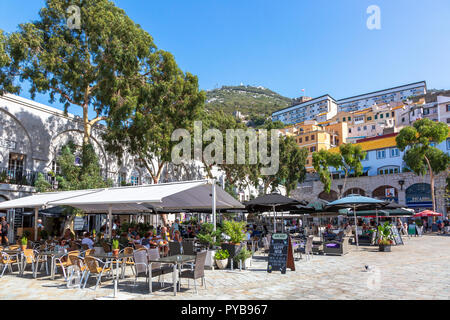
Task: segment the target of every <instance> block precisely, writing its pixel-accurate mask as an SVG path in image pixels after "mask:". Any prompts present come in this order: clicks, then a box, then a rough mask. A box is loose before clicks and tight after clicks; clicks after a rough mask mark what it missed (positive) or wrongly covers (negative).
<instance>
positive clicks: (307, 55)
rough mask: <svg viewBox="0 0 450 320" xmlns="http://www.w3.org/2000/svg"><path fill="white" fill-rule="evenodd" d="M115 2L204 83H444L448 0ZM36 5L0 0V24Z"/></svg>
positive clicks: (342, 87) (335, 92) (320, 90)
mask: <svg viewBox="0 0 450 320" xmlns="http://www.w3.org/2000/svg"><path fill="white" fill-rule="evenodd" d="M114 2H115V3H116V5H117V6H119V7H121V8H123V9H124V10H125V11H126V12H127V14H128V15H129V16H130V17H131V18H132V19H133V20H134V21H135V22H136V23H138V24H140V25H141V26H142V27H143V28H144V29H145V30H146V31H148V32H149V33H150V34H151V35H152V36H153V38H154V41H155V43H156V45H157V46H158V47H159V48H161V49H164V50H168V51H170V52H172V53H173V54H174V55H175V58H176V60H177V62H178V64H179V66H180V67H181V68H182V69H183V70H185V71H189V72H191V73H193V74H196V75H197V76H198V77H199V82H200V87H201V88H202V89H205V90H208V89H213V88H215V87H220V86H222V85H238V84H240V83H244V84H250V85H261V86H264V87H267V88H270V89H272V90H274V91H276V92H278V93H280V94H282V95H284V96H287V97H291V98H292V97H297V96H299V95H301V91H300V90H301V89H303V88H304V89H306V95H308V96H312V97H316V96H319V95H322V94H325V93H328V94H330V95H331V96H333V97H334V98H336V99H340V98H345V97H348V96H353V95H357V94H361V93H365V92H370V91H375V90H380V89H383V88H388V87H392V86H397V85H401V84H405V83H410V82H416V81H421V80H426V81H427V84H428V88H437V89H441V88H445V89H450V76H449V75H450V59H449V58H448V57H449V56H450V41H448V39H449V35H450V19H449V17H450V1H448V0H432V1H424V0H423V1H418V0H396V1H392V0H387V1H385V0H369V1H366V0H340V1H333V0H315V1H312V0H311V1H306V0H295V1H294V0H292V1H288V0H285V1H283V0H279V1H277V0H259V1H254V0H244V1H243V0H241V1H237V0H226V1H224V0H193V1H186V0H158V1H157V0H133V1H130V0H116V1H114ZM43 4H44V1H43V0H22V1H14V0H1V1H0V28H1V29H3V30H5V31H7V32H11V31H14V30H15V29H16V26H17V24H19V23H21V22H27V21H30V20H33V19H35V18H36V17H37V14H38V10H39V8H41V7H42V6H43ZM370 5H378V6H379V7H380V9H381V30H369V29H368V28H367V27H366V20H367V19H368V17H369V14H367V13H366V9H367V7H368V6H370ZM21 95H22V96H24V97H28V93H26V92H23V93H22V94H21ZM36 100H38V101H39V102H42V103H48V102H47V99H46V98H45V97H38V98H37V99H36ZM55 106H57V104H55ZM71 111H72V112H73V111H75V110H71Z"/></svg>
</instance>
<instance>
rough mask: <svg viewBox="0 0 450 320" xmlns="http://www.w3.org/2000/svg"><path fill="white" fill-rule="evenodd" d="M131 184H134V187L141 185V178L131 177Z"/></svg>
mask: <svg viewBox="0 0 450 320" xmlns="http://www.w3.org/2000/svg"><path fill="white" fill-rule="evenodd" d="M131 184H132V185H133V186H137V185H139V177H136V176H131Z"/></svg>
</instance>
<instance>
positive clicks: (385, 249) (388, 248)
mask: <svg viewBox="0 0 450 320" xmlns="http://www.w3.org/2000/svg"><path fill="white" fill-rule="evenodd" d="M378 249H379V251H381V252H391V245H388V246H385V245H382V244H380V245H378Z"/></svg>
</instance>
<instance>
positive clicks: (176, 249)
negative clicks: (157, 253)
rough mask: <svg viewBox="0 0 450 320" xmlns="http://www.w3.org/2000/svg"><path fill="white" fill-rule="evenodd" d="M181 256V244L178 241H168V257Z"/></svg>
mask: <svg viewBox="0 0 450 320" xmlns="http://www.w3.org/2000/svg"><path fill="white" fill-rule="evenodd" d="M177 254H181V243H179V242H178V241H169V255H171V256H175V255H177Z"/></svg>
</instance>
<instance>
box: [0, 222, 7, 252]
mask: <svg viewBox="0 0 450 320" xmlns="http://www.w3.org/2000/svg"><path fill="white" fill-rule="evenodd" d="M0 222H1V223H0V228H1V230H0V232H1V239H0V243H1V244H2V245H6V246H9V240H8V231H9V224H8V222H7V221H6V218H5V217H2V218H1V220H0Z"/></svg>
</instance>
